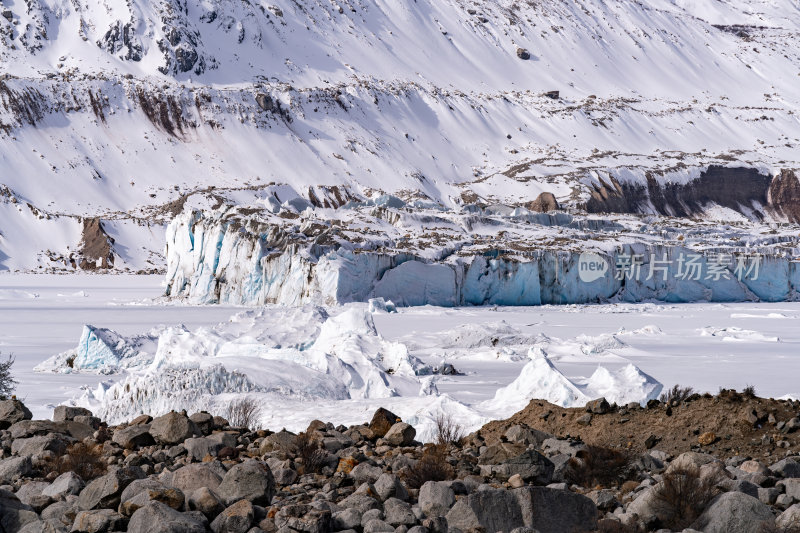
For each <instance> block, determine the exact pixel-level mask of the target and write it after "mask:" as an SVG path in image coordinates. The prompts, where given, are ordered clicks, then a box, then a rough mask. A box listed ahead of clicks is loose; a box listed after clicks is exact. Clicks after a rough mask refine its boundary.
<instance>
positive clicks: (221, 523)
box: [211, 500, 254, 533]
mask: <svg viewBox="0 0 800 533" xmlns="http://www.w3.org/2000/svg"><path fill="white" fill-rule="evenodd" d="M253 517H254V512H253V504H252V503H250V502H249V501H247V500H239V501H238V502H236V503H234V504H233V505H231V506H230V507H228V508H227V509H225V510H224V511H222V512H221V513H220V514H219V515H217V517H216V518H215V519H214V521H213V522H211V530H212V531H213V532H214V533H247V531H248V530H249V529H250V526H251V525H252V523H253Z"/></svg>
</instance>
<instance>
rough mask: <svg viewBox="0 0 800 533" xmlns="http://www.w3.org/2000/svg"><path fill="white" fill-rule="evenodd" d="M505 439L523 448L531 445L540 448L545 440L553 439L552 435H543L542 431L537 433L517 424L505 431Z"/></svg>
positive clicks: (536, 430)
mask: <svg viewBox="0 0 800 533" xmlns="http://www.w3.org/2000/svg"><path fill="white" fill-rule="evenodd" d="M505 437H506V439H508V441H509V442H511V443H515V444H521V445H523V446H529V445H531V444H532V445H534V446H535V447H537V448H540V447H541V446H542V443H543V442H544V441H545V440H547V439H551V438H553V435H551V434H550V433H545V432H544V431H539V430H538V429H533V428H529V427H528V426H521V425H519V424H517V425H514V426H511V427H510V428H508V429H507V430H506V432H505Z"/></svg>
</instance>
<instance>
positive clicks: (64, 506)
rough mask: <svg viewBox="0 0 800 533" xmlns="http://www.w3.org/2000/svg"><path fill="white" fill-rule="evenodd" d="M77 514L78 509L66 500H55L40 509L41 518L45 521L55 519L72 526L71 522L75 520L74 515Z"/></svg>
mask: <svg viewBox="0 0 800 533" xmlns="http://www.w3.org/2000/svg"><path fill="white" fill-rule="evenodd" d="M77 514H78V511H77V510H76V509H75V506H74V505H73V504H71V503H68V502H56V503H54V504H52V505H49V506H48V507H46V508H45V509H44V510H43V511H42V513H41V518H42V520H45V521H50V520H56V521H57V522H59V523H60V524H61V525H63V526H66V527H72V522H74V521H75V516H76V515H77Z"/></svg>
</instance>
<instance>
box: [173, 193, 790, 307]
mask: <svg viewBox="0 0 800 533" xmlns="http://www.w3.org/2000/svg"><path fill="white" fill-rule="evenodd" d="M390 205H394V204H386V205H380V206H375V205H355V204H354V205H350V206H346V207H343V208H340V209H336V210H333V209H324V208H312V207H311V206H310V205H309V206H306V207H305V208H304V209H303V210H302V211H298V210H296V209H295V210H293V211H292V210H287V209H288V207H286V208H285V209H284V210H277V209H278V208H274V209H273V208H270V209H268V208H266V207H264V206H262V207H261V208H252V209H251V208H248V209H241V208H233V207H222V208H220V209H217V210H207V211H189V212H185V213H183V214H181V215H179V216H178V217H176V218H175V219H174V220H173V221H172V223H171V224H170V225H169V227H168V229H167V244H166V254H167V289H166V294H167V296H168V297H170V298H180V299H187V300H189V301H191V302H195V303H216V302H219V303H233V304H264V303H278V304H287V305H297V304H301V303H306V302H319V303H323V304H326V305H336V304H340V303H346V302H366V301H368V300H369V299H373V298H383V299H385V300H391V302H393V303H394V304H395V305H398V306H418V305H426V304H429V305H436V306H448V307H449V306H459V305H487V304H493V305H540V304H571V303H587V302H604V301H626V302H639V301H643V300H659V301H667V302H695V301H762V300H763V301H786V300H796V299H797V298H798V288H800V268H799V267H798V266H799V265H800V263H798V262H797V261H795V260H793V259H794V258H796V257H798V256H800V253H798V250H800V248H798V241H797V231H796V230H797V227H796V226H795V225H785V226H781V227H779V228H778V227H777V226H775V227H774V228H772V229H770V226H768V225H766V224H759V223H751V222H747V223H743V224H738V225H737V224H733V223H731V224H727V225H719V224H713V223H705V222H689V221H686V220H683V221H676V220H674V219H669V218H657V217H652V218H651V219H648V221H647V222H646V223H643V220H642V219H641V218H639V217H633V216H615V217H611V218H600V217H597V216H586V215H583V216H581V215H571V214H567V213H561V212H555V213H534V212H531V211H528V210H527V209H525V208H516V209H514V210H510V211H508V212H505V211H492V210H491V209H488V208H486V209H484V208H480V207H478V206H474V209H472V208H464V209H463V210H462V211H459V212H456V211H444V210H440V209H439V210H437V209H432V208H431V209H423V208H419V207H414V208H413V209H412V208H410V207H391V206H390ZM273 207H274V206H273ZM284 207H285V206H284ZM468 207H469V206H468ZM282 209H283V208H282Z"/></svg>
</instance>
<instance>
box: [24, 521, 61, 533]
mask: <svg viewBox="0 0 800 533" xmlns="http://www.w3.org/2000/svg"><path fill="white" fill-rule="evenodd" d="M68 531H69V529H68V528H67V527H66V526H64V524H62V523H61V522H59V521H58V520H55V519H50V520H42V521H39V520H34V521H31V522H28V523H27V524H25V525H24V526H22V529H20V530H19V531H18V532H17V533H67V532H68Z"/></svg>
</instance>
